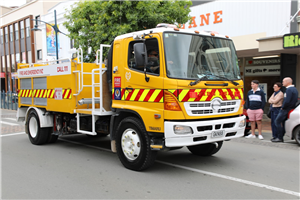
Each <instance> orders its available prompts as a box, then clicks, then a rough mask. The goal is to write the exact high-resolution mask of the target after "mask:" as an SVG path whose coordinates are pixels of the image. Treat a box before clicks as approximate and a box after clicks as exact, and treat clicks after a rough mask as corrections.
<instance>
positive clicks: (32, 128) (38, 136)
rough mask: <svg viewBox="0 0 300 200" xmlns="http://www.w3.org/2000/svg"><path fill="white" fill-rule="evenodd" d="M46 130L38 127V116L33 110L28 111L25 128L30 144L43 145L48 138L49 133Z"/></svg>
mask: <svg viewBox="0 0 300 200" xmlns="http://www.w3.org/2000/svg"><path fill="white" fill-rule="evenodd" d="M47 129H48V128H41V127H40V120H39V116H38V114H37V113H36V111H35V110H33V109H32V110H30V111H29V115H28V118H27V121H26V127H25V131H26V133H27V134H28V137H29V140H30V142H31V143H32V144H35V145H41V144H45V143H46V142H47V140H48V137H49V131H48V130H47Z"/></svg>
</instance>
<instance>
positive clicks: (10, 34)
mask: <svg viewBox="0 0 300 200" xmlns="http://www.w3.org/2000/svg"><path fill="white" fill-rule="evenodd" d="M13 35H14V28H13V26H12V25H9V41H11V42H12V41H14V36H13Z"/></svg>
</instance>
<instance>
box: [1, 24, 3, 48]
mask: <svg viewBox="0 0 300 200" xmlns="http://www.w3.org/2000/svg"><path fill="white" fill-rule="evenodd" d="M0 42H1V44H3V28H1V30H0Z"/></svg>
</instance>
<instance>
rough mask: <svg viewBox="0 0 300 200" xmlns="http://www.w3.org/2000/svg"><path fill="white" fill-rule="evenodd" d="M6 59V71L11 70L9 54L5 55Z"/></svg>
mask: <svg viewBox="0 0 300 200" xmlns="http://www.w3.org/2000/svg"><path fill="white" fill-rule="evenodd" d="M6 59H7V62H6V63H7V71H8V72H11V69H10V58H9V55H7V56H6Z"/></svg>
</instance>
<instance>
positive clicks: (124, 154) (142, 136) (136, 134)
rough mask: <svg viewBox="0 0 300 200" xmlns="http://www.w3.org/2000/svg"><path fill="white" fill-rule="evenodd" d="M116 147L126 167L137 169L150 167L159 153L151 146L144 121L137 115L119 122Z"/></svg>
mask: <svg viewBox="0 0 300 200" xmlns="http://www.w3.org/2000/svg"><path fill="white" fill-rule="evenodd" d="M116 148H117V155H118V157H119V159H120V161H121V163H122V164H123V165H124V167H126V168H128V169H131V170H135V171H142V170H145V169H147V168H149V167H150V166H151V165H153V164H154V161H155V158H156V155H157V151H152V150H151V148H150V138H149V136H148V134H147V131H146V130H145V128H144V126H143V124H142V122H141V121H140V120H139V119H137V118H135V117H128V118H125V119H123V120H122V121H121V123H120V124H119V126H118V128H117V132H116ZM129 150H130V151H131V152H129Z"/></svg>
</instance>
